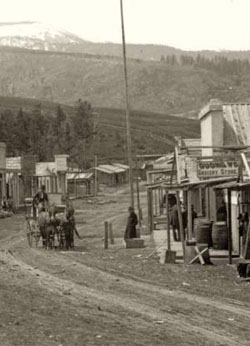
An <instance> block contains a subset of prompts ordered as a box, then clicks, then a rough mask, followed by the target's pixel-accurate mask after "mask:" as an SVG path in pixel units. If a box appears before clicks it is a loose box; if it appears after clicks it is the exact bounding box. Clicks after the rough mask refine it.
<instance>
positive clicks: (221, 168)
mask: <svg viewBox="0 0 250 346" xmlns="http://www.w3.org/2000/svg"><path fill="white" fill-rule="evenodd" d="M238 174H239V162H238V161H236V160H230V161H223V160H221V161H217V160H216V161H205V160H199V161H198V162H197V175H198V177H199V178H213V177H215V178H216V177H235V176H238Z"/></svg>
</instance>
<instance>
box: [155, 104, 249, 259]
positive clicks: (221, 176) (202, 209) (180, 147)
mask: <svg viewBox="0 0 250 346" xmlns="http://www.w3.org/2000/svg"><path fill="white" fill-rule="evenodd" d="M199 119H200V125H201V139H200V140H199V142H198V141H197V139H195V140H194V141H193V143H194V144H193V143H192V139H188V140H184V139H181V138H179V139H178V144H177V146H176V148H175V152H174V165H173V174H175V173H174V170H175V171H176V175H175V177H174V178H173V179H171V180H172V184H170V181H169V179H168V180H166V181H162V182H161V183H160V184H149V185H148V206H149V208H148V210H149V213H148V217H149V227H150V229H151V230H152V229H153V228H154V220H155V219H157V218H159V217H161V216H163V217H164V215H165V214H166V209H164V208H160V204H162V201H161V200H160V198H159V195H160V193H157V191H160V190H162V189H164V190H165V191H167V193H168V194H169V193H170V194H176V193H178V194H179V196H180V201H181V208H182V211H183V210H185V209H186V210H187V214H188V215H189V219H190V218H191V217H190V215H191V206H192V205H193V208H194V209H195V211H196V212H197V215H198V218H206V219H208V220H210V221H213V222H214V223H216V222H219V220H221V218H222V215H221V214H222V211H223V210H224V214H225V213H226V216H225V215H224V216H223V220H225V219H226V222H227V224H228V222H229V220H228V214H230V234H231V238H232V239H231V240H232V241H231V250H232V253H233V254H235V255H239V254H240V252H241V246H240V243H241V238H240V230H239V218H240V217H241V215H242V214H243V213H248V214H249V212H250V208H249V207H250V189H249V185H248V180H249V179H250V169H249V167H248V163H249V162H250V155H249V153H250V152H249V149H250V105H246V104H244V105H243V104H227V105H222V104H221V103H220V102H218V101H217V100H212V102H210V103H209V104H208V105H207V106H206V107H204V109H202V110H201V112H200V115H199ZM171 177H172V175H171ZM174 181H176V183H175V184H173V182H174ZM239 182H244V188H243V187H242V186H239V185H237V184H239ZM227 183H228V184H229V183H232V184H236V185H234V188H232V189H229V190H230V203H229V200H228V189H227V188H217V187H218V186H221V184H227ZM224 186H226V185H224ZM235 186H237V188H236V187H235ZM229 209H230V210H229ZM162 214H164V215H162ZM187 230H188V236H189V237H192V236H193V235H194V232H193V229H192V223H191V221H190V220H188V227H187Z"/></svg>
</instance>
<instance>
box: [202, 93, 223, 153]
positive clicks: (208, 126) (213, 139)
mask: <svg viewBox="0 0 250 346" xmlns="http://www.w3.org/2000/svg"><path fill="white" fill-rule="evenodd" d="M199 120H200V127H201V145H202V146H210V147H222V146H223V132H224V128H223V110H222V102H221V101H220V100H217V99H212V100H210V102H209V103H208V104H207V105H206V106H205V107H204V108H203V109H202V110H201V111H200V113H199ZM213 153H214V148H203V149H202V156H213Z"/></svg>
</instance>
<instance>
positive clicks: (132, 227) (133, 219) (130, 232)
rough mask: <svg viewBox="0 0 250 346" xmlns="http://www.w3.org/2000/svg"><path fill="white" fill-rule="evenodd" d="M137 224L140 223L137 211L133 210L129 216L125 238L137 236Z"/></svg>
mask: <svg viewBox="0 0 250 346" xmlns="http://www.w3.org/2000/svg"><path fill="white" fill-rule="evenodd" d="M137 224H138V218H137V215H136V213H135V212H134V211H133V212H131V213H130V214H129V217H128V221H127V227H126V230H125V235H124V239H131V238H136V237H137V232H136V225H137Z"/></svg>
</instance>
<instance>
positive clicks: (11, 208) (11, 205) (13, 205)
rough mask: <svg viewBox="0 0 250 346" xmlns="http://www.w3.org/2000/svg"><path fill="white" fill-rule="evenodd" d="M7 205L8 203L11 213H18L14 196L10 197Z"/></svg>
mask: <svg viewBox="0 0 250 346" xmlns="http://www.w3.org/2000/svg"><path fill="white" fill-rule="evenodd" d="M7 203H8V209H9V211H11V212H12V213H14V214H15V213H16V207H15V203H14V201H13V198H12V196H9V198H8V200H7Z"/></svg>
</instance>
